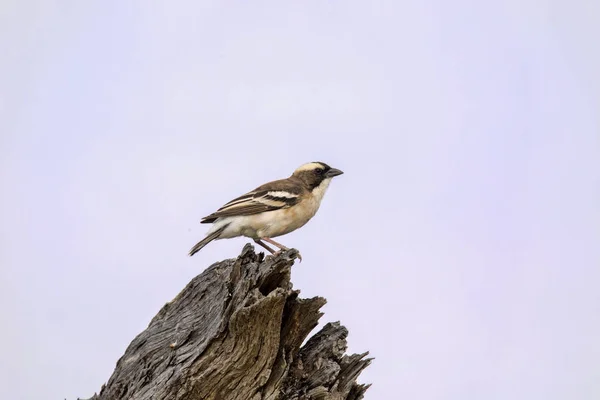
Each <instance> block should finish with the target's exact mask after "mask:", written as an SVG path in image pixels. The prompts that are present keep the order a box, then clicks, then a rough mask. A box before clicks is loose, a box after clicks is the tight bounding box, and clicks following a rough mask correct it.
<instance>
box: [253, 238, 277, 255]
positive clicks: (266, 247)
mask: <svg viewBox="0 0 600 400" xmlns="http://www.w3.org/2000/svg"><path fill="white" fill-rule="evenodd" d="M254 242H255V243H257V244H260V245H261V246H262V247H264V248H265V249H267V250H269V253H271V254H275V250H273V249H272V248H270V247H269V246H267V245H266V244H264V243H263V242H262V240H260V239H254Z"/></svg>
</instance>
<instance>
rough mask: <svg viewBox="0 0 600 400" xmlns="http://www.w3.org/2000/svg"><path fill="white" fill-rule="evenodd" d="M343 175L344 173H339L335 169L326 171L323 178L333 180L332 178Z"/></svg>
mask: <svg viewBox="0 0 600 400" xmlns="http://www.w3.org/2000/svg"><path fill="white" fill-rule="evenodd" d="M343 173H344V171H340V170H339V169H337V168H331V169H330V170H329V171H327V172H326V173H325V176H326V177H328V178H333V177H334V176H338V175H341V174H343Z"/></svg>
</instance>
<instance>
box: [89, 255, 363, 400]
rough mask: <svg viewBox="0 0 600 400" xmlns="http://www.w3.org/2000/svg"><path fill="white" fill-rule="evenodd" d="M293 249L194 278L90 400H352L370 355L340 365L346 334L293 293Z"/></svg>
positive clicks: (317, 304) (318, 302) (316, 304)
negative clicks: (320, 324) (322, 322)
mask: <svg viewBox="0 0 600 400" xmlns="http://www.w3.org/2000/svg"><path fill="white" fill-rule="evenodd" d="M297 254H298V252H297V251H296V250H295V249H290V250H288V251H285V252H282V253H280V254H278V255H277V256H268V257H266V258H265V257H264V254H262V253H259V254H256V253H255V252H254V247H253V246H252V245H250V244H247V245H246V246H245V247H244V249H243V250H242V253H241V254H240V256H238V257H237V259H229V260H224V261H221V262H217V263H215V264H213V265H211V266H210V267H209V268H208V269H206V270H205V271H204V272H202V273H201V274H200V275H198V276H196V277H195V278H194V279H192V281H191V282H190V283H189V284H188V285H187V286H186V287H185V288H184V289H183V290H182V291H181V293H179V294H178V295H177V297H175V299H173V300H172V301H171V302H169V303H167V304H165V306H164V307H163V308H162V309H161V310H160V311H159V312H158V314H157V315H156V316H155V317H154V318H153V319H152V321H151V322H150V324H149V326H148V328H147V329H146V330H145V331H143V332H142V333H140V334H139V335H138V336H137V337H136V338H135V339H133V341H132V342H131V344H130V345H129V346H128V347H127V350H126V351H125V354H124V355H123V356H122V357H121V358H120V359H119V361H118V362H117V366H116V368H115V371H114V372H113V374H112V376H111V377H110V379H109V380H108V382H107V383H106V384H105V385H103V386H102V388H101V390H100V393H98V394H95V395H94V396H93V397H92V398H91V399H90V400H117V399H119V400H121V399H131V400H151V399H153V400H170V399H181V400H184V399H189V400H192V399H193V400H204V399H206V400H209V399H211V400H212V399H214V400H229V399H231V400H234V399H235V400H280V399H291V400H312V399H315V400H316V399H319V400H334V399H335V400H343V399H344V400H345V399H347V400H358V399H361V398H363V395H364V393H365V391H366V390H367V389H368V387H369V386H370V385H362V384H358V383H357V382H356V379H357V377H358V375H359V374H360V373H361V371H362V370H363V369H365V368H366V367H367V366H368V365H369V364H370V362H371V359H367V358H365V356H366V355H367V354H368V353H363V354H354V355H350V356H349V355H345V354H344V353H345V350H346V337H347V335H348V331H347V329H346V328H345V327H343V326H342V325H340V324H339V322H334V323H328V324H326V325H325V326H324V327H323V329H321V330H320V331H319V332H317V333H316V334H315V335H314V336H312V337H311V338H310V339H309V340H308V341H307V342H306V344H305V345H304V346H301V345H302V343H303V341H304V339H305V338H306V337H307V336H308V334H309V333H310V332H311V330H312V329H314V328H315V327H316V326H317V323H318V320H319V318H320V317H321V316H322V315H323V314H322V313H321V312H320V311H319V309H320V308H321V307H322V306H323V305H324V304H325V303H326V300H325V299H324V298H322V297H314V298H312V299H301V298H299V297H298V294H299V291H297V290H293V289H292V284H291V282H290V273H291V267H292V265H293V264H294V260H295V259H296V256H297Z"/></svg>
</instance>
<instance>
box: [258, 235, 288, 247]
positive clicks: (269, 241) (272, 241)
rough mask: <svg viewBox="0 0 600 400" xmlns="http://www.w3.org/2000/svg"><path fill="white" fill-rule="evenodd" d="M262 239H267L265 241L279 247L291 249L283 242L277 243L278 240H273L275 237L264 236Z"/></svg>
mask: <svg viewBox="0 0 600 400" xmlns="http://www.w3.org/2000/svg"><path fill="white" fill-rule="evenodd" d="M261 239H262V240H264V241H265V242H267V243H271V244H272V245H273V246H277V247H279V248H280V249H281V250H289V249H288V248H287V247H285V246H284V245H282V244H281V243H277V242H276V241H274V240H273V239H271V238H268V237H264V238H261Z"/></svg>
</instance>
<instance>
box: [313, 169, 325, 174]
mask: <svg viewBox="0 0 600 400" xmlns="http://www.w3.org/2000/svg"><path fill="white" fill-rule="evenodd" d="M322 173H323V170H322V169H321V168H317V169H315V174H317V175H321V174H322Z"/></svg>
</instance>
